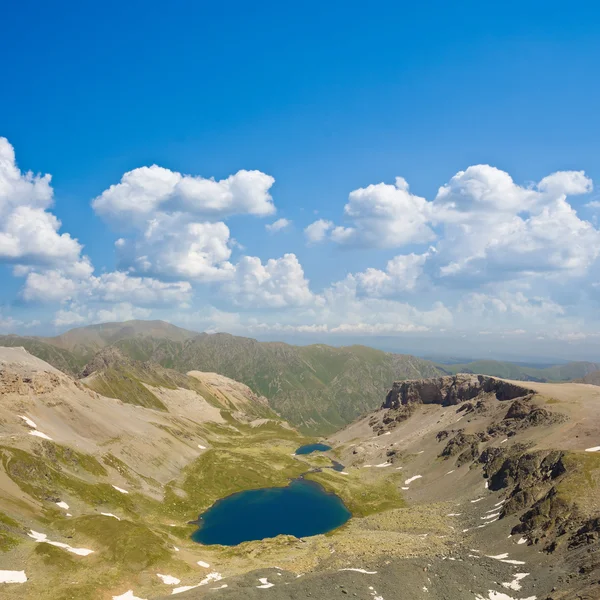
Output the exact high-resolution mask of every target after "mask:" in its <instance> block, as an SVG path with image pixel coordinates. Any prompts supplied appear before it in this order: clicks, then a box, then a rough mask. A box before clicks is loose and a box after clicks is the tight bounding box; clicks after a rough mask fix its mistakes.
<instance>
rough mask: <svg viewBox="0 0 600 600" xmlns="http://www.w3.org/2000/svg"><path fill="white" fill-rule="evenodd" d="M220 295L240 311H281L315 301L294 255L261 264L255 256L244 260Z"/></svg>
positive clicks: (245, 257) (272, 259)
mask: <svg viewBox="0 0 600 600" xmlns="http://www.w3.org/2000/svg"><path fill="white" fill-rule="evenodd" d="M221 292H222V294H223V296H225V297H227V298H228V299H229V300H230V301H232V302H233V303H234V304H237V305H239V306H244V307H255V308H256V307H266V308H284V307H291V306H306V305H308V304H311V303H313V302H314V301H315V296H314V295H313V293H312V292H311V291H310V288H309V283H308V280H307V279H306V277H305V276H304V270H303V269H302V265H301V264H300V262H299V261H298V258H297V257H296V255H295V254H285V255H284V256H283V257H281V258H271V259H269V260H268V261H267V262H266V263H264V264H263V263H262V262H261V260H260V258H258V257H256V256H244V257H243V258H241V259H240V261H239V262H238V263H237V265H236V267H235V273H234V276H233V279H232V280H231V281H230V282H228V283H225V284H224V285H223V287H222V288H221Z"/></svg>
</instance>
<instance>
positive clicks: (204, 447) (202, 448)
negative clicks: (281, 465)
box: [198, 444, 295, 456]
mask: <svg viewBox="0 0 600 600" xmlns="http://www.w3.org/2000/svg"><path fill="white" fill-rule="evenodd" d="M198 448H200V450H206V446H203V445H202V444H198ZM292 456H295V455H292Z"/></svg>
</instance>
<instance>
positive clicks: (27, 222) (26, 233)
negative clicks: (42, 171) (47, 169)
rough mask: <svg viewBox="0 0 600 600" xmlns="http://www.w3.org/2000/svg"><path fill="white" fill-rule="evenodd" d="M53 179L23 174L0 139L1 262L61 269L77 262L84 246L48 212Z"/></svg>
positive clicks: (28, 173)
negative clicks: (58, 266)
mask: <svg viewBox="0 0 600 600" xmlns="http://www.w3.org/2000/svg"><path fill="white" fill-rule="evenodd" d="M50 181H51V177H50V175H34V174H33V173H31V172H26V173H23V172H21V171H20V170H19V168H18V166H17V163H16V160H15V151H14V148H13V147H12V146H11V144H10V143H9V141H8V140H7V139H6V138H0V262H5V263H11V264H21V265H60V264H68V263H71V262H74V261H76V260H77V259H78V258H79V254H80V252H81V245H80V244H79V242H78V241H77V240H76V239H73V238H72V237H71V236H70V235H69V234H68V233H62V234H61V233H59V230H60V227H61V223H60V221H59V220H58V219H57V218H56V216H54V215H53V214H52V213H51V212H49V211H48V209H49V208H51V207H52V204H53V190H52V187H51V185H50Z"/></svg>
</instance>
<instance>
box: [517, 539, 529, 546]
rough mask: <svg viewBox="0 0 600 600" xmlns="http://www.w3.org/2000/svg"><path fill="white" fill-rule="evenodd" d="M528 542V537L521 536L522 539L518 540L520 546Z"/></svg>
mask: <svg viewBox="0 0 600 600" xmlns="http://www.w3.org/2000/svg"><path fill="white" fill-rule="evenodd" d="M526 543H527V538H521V539H520V540H519V541H518V542H517V544H519V546H520V545H521V544H526Z"/></svg>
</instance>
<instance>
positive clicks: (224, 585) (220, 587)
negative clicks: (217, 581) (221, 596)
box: [210, 583, 227, 590]
mask: <svg viewBox="0 0 600 600" xmlns="http://www.w3.org/2000/svg"><path fill="white" fill-rule="evenodd" d="M226 587H227V584H226V583H224V584H223V585H220V586H219V587H216V588H210V589H211V590H222V589H223V588H226Z"/></svg>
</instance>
